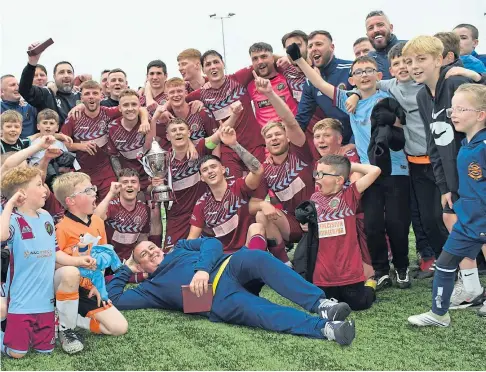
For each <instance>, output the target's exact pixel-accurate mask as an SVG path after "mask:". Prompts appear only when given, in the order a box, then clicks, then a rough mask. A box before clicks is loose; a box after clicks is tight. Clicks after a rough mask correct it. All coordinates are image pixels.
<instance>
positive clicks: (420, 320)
mask: <svg viewBox="0 0 486 372" xmlns="http://www.w3.org/2000/svg"><path fill="white" fill-rule="evenodd" d="M408 322H409V323H410V324H413V325H416V326H419V327H427V326H437V327H448V326H449V324H451V317H450V316H449V313H445V314H444V315H437V314H434V313H433V312H432V311H428V312H426V313H423V314H419V315H412V316H410V317H408Z"/></svg>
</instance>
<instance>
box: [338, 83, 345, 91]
mask: <svg viewBox="0 0 486 372" xmlns="http://www.w3.org/2000/svg"><path fill="white" fill-rule="evenodd" d="M337 88H338V89H341V90H346V84H344V83H340V84H339V85H338V86H337Z"/></svg>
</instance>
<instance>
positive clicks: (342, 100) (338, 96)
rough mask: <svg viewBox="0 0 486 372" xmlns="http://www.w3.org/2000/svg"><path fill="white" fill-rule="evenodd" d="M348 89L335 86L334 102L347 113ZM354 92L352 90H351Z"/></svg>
mask: <svg viewBox="0 0 486 372" xmlns="http://www.w3.org/2000/svg"><path fill="white" fill-rule="evenodd" d="M347 92H348V91H346V90H342V89H338V88H334V100H333V104H334V105H335V106H336V107H337V108H338V109H340V110H341V111H342V112H344V113H345V114H347V113H348V112H347V111H346V100H347V99H348V96H347V94H346V93H347ZM350 92H352V91H350Z"/></svg>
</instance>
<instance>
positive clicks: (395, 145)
mask: <svg viewBox="0 0 486 372" xmlns="http://www.w3.org/2000/svg"><path fill="white" fill-rule="evenodd" d="M397 118H398V119H399V120H400V122H401V124H402V125H404V124H406V119H405V112H404V111H403V109H402V107H401V106H400V104H399V103H398V102H397V101H396V100H395V99H393V98H384V99H382V100H381V101H380V102H378V103H377V104H376V105H375V107H373V111H372V112H371V118H370V119H371V138H370V144H369V146H368V158H369V159H370V164H372V165H376V166H377V167H379V168H380V169H381V174H382V176H389V175H391V172H392V161H391V156H390V150H392V151H400V150H403V148H404V146H405V134H404V133H403V129H402V128H398V127H395V126H393V124H395V121H396V119H397Z"/></svg>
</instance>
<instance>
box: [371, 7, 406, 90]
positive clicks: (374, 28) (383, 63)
mask: <svg viewBox="0 0 486 372" xmlns="http://www.w3.org/2000/svg"><path fill="white" fill-rule="evenodd" d="M366 36H368V39H369V40H370V43H371V45H373V48H375V50H374V51H372V52H370V53H369V55H370V56H371V57H373V58H374V59H376V63H377V64H378V71H380V72H381V73H382V74H383V80H388V79H391V78H392V77H393V76H391V74H390V62H389V61H388V52H389V51H390V49H391V48H392V47H393V46H394V45H395V44H397V43H398V42H400V41H403V40H398V39H397V37H396V36H395V35H394V34H393V25H392V24H391V23H390V20H389V19H388V17H387V16H386V15H385V13H384V12H383V11H382V10H374V11H372V12H370V13H369V14H368V15H367V16H366Z"/></svg>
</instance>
